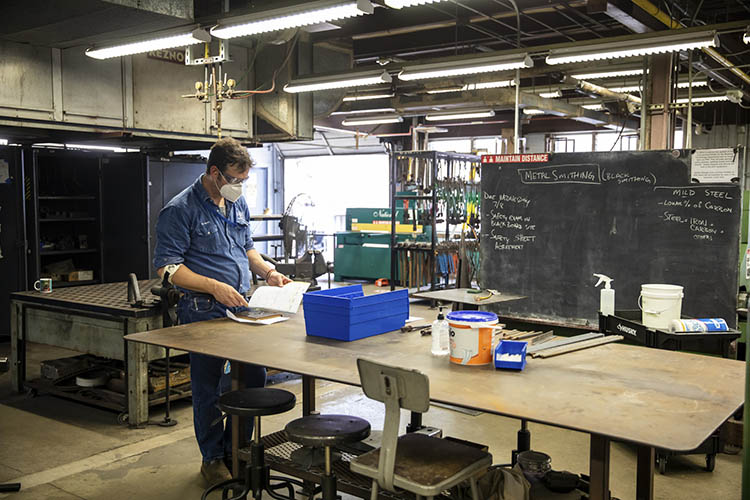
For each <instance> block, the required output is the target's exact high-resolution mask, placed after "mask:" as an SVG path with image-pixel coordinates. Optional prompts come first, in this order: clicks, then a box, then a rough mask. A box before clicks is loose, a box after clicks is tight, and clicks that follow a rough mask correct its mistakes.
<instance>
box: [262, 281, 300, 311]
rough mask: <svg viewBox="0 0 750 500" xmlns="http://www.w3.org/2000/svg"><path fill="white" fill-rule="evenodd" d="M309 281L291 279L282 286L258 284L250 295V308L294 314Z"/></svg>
mask: <svg viewBox="0 0 750 500" xmlns="http://www.w3.org/2000/svg"><path fill="white" fill-rule="evenodd" d="M309 287H310V283H305V282H302V281H292V282H291V283H287V284H286V285H284V286H260V287H258V288H256V289H255V291H254V292H253V295H252V296H251V297H250V308H251V309H252V308H256V307H257V308H259V309H268V310H270V311H280V312H285V313H288V314H295V313H296V312H297V310H298V309H299V305H300V304H301V303H302V295H303V294H304V293H305V292H306V291H307V289H308V288H309Z"/></svg>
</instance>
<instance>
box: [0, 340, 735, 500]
mask: <svg viewBox="0 0 750 500" xmlns="http://www.w3.org/2000/svg"><path fill="white" fill-rule="evenodd" d="M8 349H9V346H8V345H7V344H0V356H2V355H7V352H8ZM74 354H76V353H74V352H71V351H66V350H63V349H58V348H52V347H48V346H41V345H30V346H29V362H28V367H29V368H28V370H29V374H28V375H29V377H32V378H35V377H38V371H39V362H40V361H41V360H44V359H53V358H57V357H62V356H67V355H74ZM278 387H282V388H285V389H288V390H291V391H293V392H295V393H296V394H297V395H298V401H300V402H301V387H300V382H299V381H298V380H290V381H287V382H283V383H282V384H281V385H279V386H278ZM317 390H318V407H319V408H320V409H321V410H322V411H323V412H328V413H346V414H352V415H358V416H361V417H364V418H366V419H368V420H369V421H370V422H371V423H372V425H373V428H374V429H379V428H382V419H383V412H382V407H381V405H380V404H379V403H375V402H372V401H370V400H368V399H367V398H366V397H365V396H364V395H363V394H362V392H361V391H360V390H359V389H357V388H352V387H348V386H343V385H339V384H333V383H329V382H323V381H318V386H317ZM162 411H163V410H162V408H155V409H152V419H154V420H160V419H161V418H162V416H163V413H162ZM301 413H302V409H301V403H299V404H298V405H297V408H295V409H294V410H292V411H291V412H289V413H286V414H283V415H280V416H275V417H270V418H264V420H263V421H264V427H263V430H264V433H267V432H274V431H276V430H279V429H281V428H282V427H283V425H284V424H285V422H287V421H289V420H291V419H292V418H296V417H298V416H300V415H301ZM173 416H174V417H175V418H176V419H177V420H178V422H179V423H178V425H177V426H175V427H169V428H163V427H158V426H148V427H146V428H145V429H129V428H127V427H124V426H120V425H118V424H117V423H116V414H115V413H114V412H110V411H105V410H99V409H95V408H90V407H88V406H84V405H81V404H78V403H74V402H70V401H66V400H62V399H58V398H55V397H52V396H37V397H33V398H31V397H28V396H26V395H18V394H14V393H12V391H11V389H10V376H9V374H2V375H0V483H4V482H20V483H22V486H23V489H22V491H21V492H20V493H14V494H8V495H3V494H0V498H5V497H7V498H10V499H13V500H16V499H17V500H32V499H34V500H36V499H60V500H68V499H86V500H95V499H102V500H104V499H106V500H125V499H128V500H130V499H134V498H158V499H161V500H170V499H175V500H177V499H180V500H182V499H198V498H200V496H201V493H202V491H203V484H202V482H201V477H200V474H199V468H200V462H201V458H200V452H199V451H198V446H197V444H196V442H195V439H194V437H193V431H192V410H191V406H190V402H189V401H180V402H177V403H175V404H174V407H173ZM402 423H403V425H405V423H406V418H405V416H402ZM424 423H425V424H426V425H431V426H435V427H440V428H442V429H444V432H445V433H446V435H451V436H455V437H459V438H462V439H467V440H470V441H474V442H480V443H486V444H488V445H489V447H490V452H491V453H492V454H493V456H494V459H495V460H494V461H495V463H507V462H508V461H509V458H510V453H511V450H512V449H513V447H514V444H515V440H516V431H517V430H518V425H519V424H518V421H517V420H513V419H509V418H503V417H497V416H494V415H488V414H479V415H475V416H472V415H466V414H462V413H458V412H456V411H452V410H448V409H444V408H438V407H433V408H431V409H430V411H429V412H428V413H427V414H426V415H425V417H424ZM530 429H531V432H532V447H533V448H534V449H536V450H539V451H543V452H545V453H547V454H549V455H550V456H551V457H552V466H553V468H554V469H557V470H569V471H574V472H578V473H581V472H583V473H586V472H587V471H588V446H589V440H588V436H587V435H585V434H582V433H579V432H574V431H567V430H562V429H556V428H553V427H549V426H545V425H535V424H531V425H530ZM703 465H704V457H703V456H702V455H691V456H680V457H674V458H672V459H671V460H670V463H669V468H668V472H667V474H666V475H664V476H660V475H658V474H657V476H656V479H655V497H656V498H657V499H661V500H671V499H675V500H699V499H700V500H703V499H722V500H734V499H739V498H740V496H741V495H740V487H741V469H742V459H741V455H725V454H722V455H719V456H718V457H717V460H716V470H715V471H714V472H713V473H709V472H706V471H705V470H703ZM634 482H635V450H634V448H632V447H631V446H628V445H624V444H621V443H614V444H613V445H612V450H611V488H612V493H613V494H614V495H615V496H616V497H618V498H620V499H622V500H626V499H632V498H634V496H635V494H634V487H635V484H634ZM215 498H219V496H218V495H217V496H216V497H215Z"/></svg>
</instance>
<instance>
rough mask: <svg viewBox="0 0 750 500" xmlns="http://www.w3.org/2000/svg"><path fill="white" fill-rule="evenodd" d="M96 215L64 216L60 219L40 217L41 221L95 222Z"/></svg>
mask: <svg viewBox="0 0 750 500" xmlns="http://www.w3.org/2000/svg"><path fill="white" fill-rule="evenodd" d="M94 221H96V217H62V218H58V219H39V222H40V223H42V222H94Z"/></svg>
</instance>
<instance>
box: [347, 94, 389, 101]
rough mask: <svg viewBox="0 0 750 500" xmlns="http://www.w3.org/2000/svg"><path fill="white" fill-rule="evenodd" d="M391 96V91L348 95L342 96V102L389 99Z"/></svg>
mask: <svg viewBox="0 0 750 500" xmlns="http://www.w3.org/2000/svg"><path fill="white" fill-rule="evenodd" d="M393 96H394V94H393V92H388V93H373V94H357V95H348V96H346V97H344V102H351V101H369V100H371V99H390V98H391V97H393Z"/></svg>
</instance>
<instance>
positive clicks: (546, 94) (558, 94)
mask: <svg viewBox="0 0 750 500" xmlns="http://www.w3.org/2000/svg"><path fill="white" fill-rule="evenodd" d="M537 95H538V96H539V97H543V98H544V99H555V98H556V97H562V92H560V91H559V90H553V91H551V92H539V93H538V94H537Z"/></svg>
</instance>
